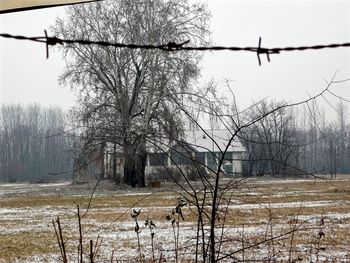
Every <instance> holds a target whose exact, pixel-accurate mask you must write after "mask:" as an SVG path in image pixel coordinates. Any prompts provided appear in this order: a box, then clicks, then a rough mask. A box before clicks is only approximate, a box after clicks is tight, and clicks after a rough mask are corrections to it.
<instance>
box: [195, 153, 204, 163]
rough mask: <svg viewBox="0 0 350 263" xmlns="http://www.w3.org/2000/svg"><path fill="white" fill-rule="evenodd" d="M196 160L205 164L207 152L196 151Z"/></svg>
mask: <svg viewBox="0 0 350 263" xmlns="http://www.w3.org/2000/svg"><path fill="white" fill-rule="evenodd" d="M196 161H197V162H198V163H199V164H203V165H204V164H205V153H199V152H196Z"/></svg>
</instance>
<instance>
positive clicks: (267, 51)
mask: <svg viewBox="0 0 350 263" xmlns="http://www.w3.org/2000/svg"><path fill="white" fill-rule="evenodd" d="M44 32H45V36H41V37H27V36H23V35H11V34H7V33H0V37H3V38H10V39H16V40H29V41H34V42H40V43H45V44H46V57H47V58H49V46H55V45H57V44H60V45H63V44H80V45H97V46H103V47H116V48H129V49H158V50H163V51H168V52H175V51H225V50H226V51H232V52H238V51H246V52H253V53H256V54H257V58H258V63H259V66H261V59H260V55H266V57H267V61H268V62H270V61H271V59H270V55H271V54H280V53H281V52H291V51H306V50H320V49H332V48H341V47H350V42H347V43H340V44H339V43H336V44H328V45H312V46H297V47H275V48H265V47H262V46H261V42H262V40H261V37H260V38H259V42H258V46H257V47H235V46H197V47H196V46H185V45H186V44H188V43H189V42H190V41H189V40H187V41H184V42H182V43H176V42H168V43H167V44H161V45H153V44H125V43H117V42H108V41H94V40H84V39H62V38H58V37H55V36H54V37H50V36H48V34H47V31H46V30H45V31H44Z"/></svg>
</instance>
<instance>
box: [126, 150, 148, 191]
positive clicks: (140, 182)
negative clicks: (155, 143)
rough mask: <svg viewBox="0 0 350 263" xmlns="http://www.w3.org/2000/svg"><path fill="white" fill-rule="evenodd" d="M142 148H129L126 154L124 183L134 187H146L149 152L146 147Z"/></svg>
mask: <svg viewBox="0 0 350 263" xmlns="http://www.w3.org/2000/svg"><path fill="white" fill-rule="evenodd" d="M140 148H141V150H139V151H136V150H130V149H128V150H127V151H126V152H125V154H124V156H125V162H124V179H123V181H124V183H125V184H127V185H130V186H132V187H145V186H146V184H145V167H146V160H147V153H146V150H145V148H144V147H140Z"/></svg>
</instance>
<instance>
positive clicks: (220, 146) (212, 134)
mask: <svg viewBox="0 0 350 263" xmlns="http://www.w3.org/2000/svg"><path fill="white" fill-rule="evenodd" d="M231 138H232V133H231V132H230V131H229V130H227V129H221V130H197V131H185V138H184V140H185V141H186V142H187V143H188V144H189V145H190V146H191V147H192V148H193V149H195V150H196V151H198V152H208V151H211V152H220V151H224V150H225V148H226V146H227V144H228V143H229V142H230V139H231ZM244 151H245V150H244V147H243V145H242V143H241V142H240V141H239V140H238V138H234V140H233V141H232V142H231V143H230V145H229V147H228V149H227V152H244Z"/></svg>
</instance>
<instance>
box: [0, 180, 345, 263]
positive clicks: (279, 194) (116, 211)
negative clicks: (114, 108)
mask: <svg viewBox="0 0 350 263" xmlns="http://www.w3.org/2000/svg"><path fill="white" fill-rule="evenodd" d="M82 187H83V186H82ZM177 196H178V194H176V193H174V192H169V191H164V192H157V193H153V194H151V195H150V194H148V193H142V192H141V193H139V195H123V194H122V193H118V192H115V193H112V194H111V193H110V192H109V194H108V195H104V194H99V195H97V196H96V197H94V198H93V199H92V202H91V206H90V209H91V210H90V212H89V213H88V214H87V215H86V217H85V218H84V219H83V223H84V222H85V225H84V231H88V232H94V231H97V232H98V231H101V229H102V230H104V231H108V229H111V231H120V230H118V229H122V228H118V227H117V226H118V225H119V224H122V222H128V223H132V222H133V220H132V219H131V217H130V212H131V210H129V208H131V207H136V208H142V209H143V210H142V211H143V212H142V213H141V215H140V218H139V220H140V222H141V221H143V220H145V219H146V218H151V219H153V220H154V221H155V222H165V221H166V220H165V216H166V215H167V214H168V213H170V212H171V208H172V207H175V206H176V202H177V201H176V197H177ZM89 200H90V196H89V195H82V196H77V192H76V191H72V192H71V193H69V194H67V195H65V196H63V195H60V194H57V193H54V194H51V195H46V196H36V195H30V194H29V195H18V196H11V197H8V198H7V197H4V198H2V199H1V200H0V208H1V209H23V208H25V209H28V212H30V211H32V212H31V213H32V215H31V216H30V220H28V219H27V218H26V217H23V218H18V217H16V218H15V219H11V218H8V217H6V216H5V217H3V218H0V225H1V226H4V227H5V228H6V230H8V231H4V232H3V233H1V234H0V255H1V256H0V262H11V261H14V260H16V259H18V258H27V257H30V256H32V255H45V254H53V253H56V254H57V255H58V252H59V251H58V248H57V244H56V242H55V241H56V239H55V235H54V231H53V227H52V223H51V221H52V220H53V219H55V217H56V214H57V215H60V216H61V220H62V222H63V224H64V227H65V228H64V231H65V235H66V237H67V238H76V237H77V232H76V224H77V218H76V215H75V211H76V206H77V205H79V206H80V207H81V209H82V213H83V212H84V208H86V207H87V206H88V204H89ZM232 200H233V201H234V202H235V203H240V204H242V205H244V204H261V203H264V204H271V205H273V204H275V203H290V202H320V201H322V202H323V201H329V202H331V203H330V204H327V205H325V206H319V207H302V206H301V207H282V208H271V209H268V208H254V209H239V208H237V209H229V211H228V217H227V224H228V225H231V226H243V225H244V226H264V225H266V223H267V222H268V221H269V219H270V217H271V216H272V217H273V220H272V223H273V225H274V227H275V230H274V231H276V232H278V231H280V229H281V228H283V229H290V228H291V227H292V226H293V225H294V224H298V223H301V222H302V220H301V219H300V218H302V217H307V216H309V217H310V218H312V217H315V218H316V219H315V220H314V221H310V222H308V223H306V224H305V226H306V227H309V228H312V230H311V232H306V231H305V232H302V233H300V234H299V235H297V236H296V237H295V240H294V244H307V245H310V246H311V245H312V242H315V240H316V238H317V233H318V232H317V231H318V229H319V228H320V226H319V220H320V219H321V217H324V218H325V220H324V221H325V225H324V226H323V229H324V231H325V237H324V238H323V239H322V242H323V243H322V245H323V246H325V247H331V248H339V249H340V250H342V249H349V248H347V244H350V237H349V234H348V233H350V218H349V217H345V218H344V217H341V216H340V217H339V218H336V217H328V216H327V215H329V214H340V215H341V214H346V213H349V212H350V180H347V179H342V180H333V181H331V182H326V181H315V180H311V181H304V180H303V181H295V182H290V181H288V182H283V181H277V182H263V183H261V182H259V181H253V182H246V183H244V184H243V185H241V186H240V187H239V189H236V190H234V193H233V199H232ZM42 207H49V208H50V211H55V212H56V214H54V213H53V214H52V216H48V215H47V214H45V215H42V214H41V213H40V211H41V210H40V208H42ZM297 214H298V217H297V216H296V215H297ZM184 215H185V220H186V222H190V221H193V222H194V221H195V219H196V217H195V215H194V214H193V213H191V210H190V209H188V208H185V209H184ZM37 224H38V225H40V227H38V229H36V230H35V226H36V225H37ZM26 228H29V229H32V230H28V231H27V230H26ZM11 229H13V230H14V229H18V231H11ZM33 229H34V230H33ZM251 238H252V239H254V238H259V237H254V235H252V236H251ZM135 240H136V239H135ZM135 240H128V239H126V240H123V241H122V243H121V244H120V245H121V246H123V247H124V248H125V247H129V248H133V249H136V246H135ZM283 242H286V244H287V243H288V242H289V240H288V239H287V240H285V241H283ZM71 246H72V245H71ZM70 249H74V248H73V247H71V248H70Z"/></svg>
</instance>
